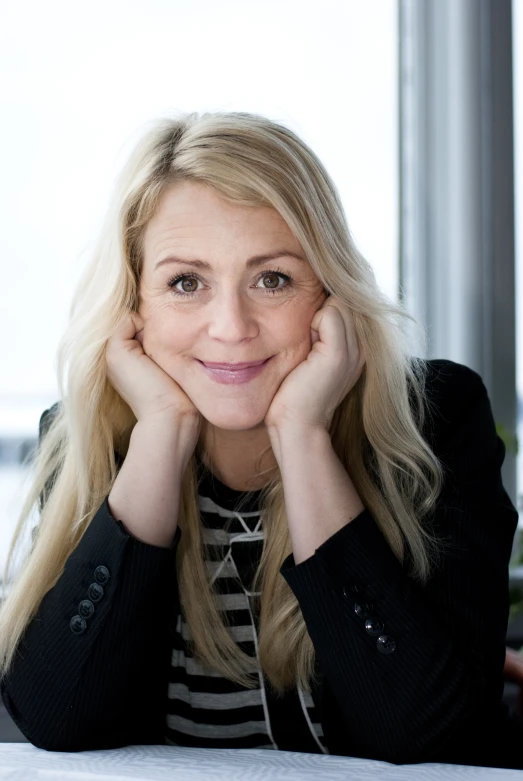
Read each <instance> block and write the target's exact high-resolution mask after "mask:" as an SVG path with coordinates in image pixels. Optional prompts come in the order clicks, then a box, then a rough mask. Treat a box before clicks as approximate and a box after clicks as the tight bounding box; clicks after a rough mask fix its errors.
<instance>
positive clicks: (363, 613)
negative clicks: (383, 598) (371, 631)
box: [354, 602, 374, 618]
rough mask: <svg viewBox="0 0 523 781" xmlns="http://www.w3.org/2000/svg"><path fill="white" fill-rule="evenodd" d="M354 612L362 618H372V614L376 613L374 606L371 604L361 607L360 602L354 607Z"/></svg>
mask: <svg viewBox="0 0 523 781" xmlns="http://www.w3.org/2000/svg"><path fill="white" fill-rule="evenodd" d="M354 612H355V613H356V615H357V616H359V617H360V618H372V614H373V612H374V605H371V604H369V603H365V604H363V605H360V604H359V603H358V602H356V604H355V605H354Z"/></svg>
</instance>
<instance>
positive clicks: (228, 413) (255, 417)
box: [198, 404, 267, 431]
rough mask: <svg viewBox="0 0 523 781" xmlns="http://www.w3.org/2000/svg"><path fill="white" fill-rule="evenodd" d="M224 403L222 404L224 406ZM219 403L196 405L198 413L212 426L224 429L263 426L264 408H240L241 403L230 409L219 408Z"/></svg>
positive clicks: (237, 429)
mask: <svg viewBox="0 0 523 781" xmlns="http://www.w3.org/2000/svg"><path fill="white" fill-rule="evenodd" d="M225 406H226V405H223V407H225ZM219 407H222V405H220V404H215V405H214V406H212V407H209V408H207V406H206V405H205V406H204V405H201V406H198V409H199V410H200V413H201V414H202V416H203V417H204V418H205V420H206V421H207V423H208V424H210V425H211V426H213V427H214V428H219V429H223V430H224V431H248V430H249V429H253V428H265V423H264V420H265V415H266V414H267V413H266V411H265V410H263V411H260V410H259V409H258V410H247V409H244V410H242V408H241V405H236V407H234V406H233V407H232V408H230V409H223V408H222V409H220V408H219Z"/></svg>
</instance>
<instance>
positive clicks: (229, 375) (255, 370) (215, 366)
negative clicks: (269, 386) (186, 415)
mask: <svg viewBox="0 0 523 781" xmlns="http://www.w3.org/2000/svg"><path fill="white" fill-rule="evenodd" d="M271 358H272V356H271ZM271 358H266V359H265V360H262V361H254V362H252V363H247V364H245V363H236V364H224V363H204V362H203V361H200V360H198V359H197V360H198V363H199V364H200V366H201V367H202V369H203V370H204V372H205V373H206V374H207V375H208V376H209V377H210V378H211V379H212V380H214V381H215V382H219V383H221V384H224V385H241V384H243V383H245V382H249V381H250V380H253V379H254V378H255V377H258V376H259V375H260V374H261V373H262V371H263V370H264V368H265V366H266V365H267V364H268V362H269V361H270V360H271Z"/></svg>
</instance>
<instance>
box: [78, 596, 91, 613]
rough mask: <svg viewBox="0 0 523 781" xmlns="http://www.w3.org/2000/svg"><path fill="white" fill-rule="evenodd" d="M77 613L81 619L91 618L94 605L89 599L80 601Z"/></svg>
mask: <svg viewBox="0 0 523 781" xmlns="http://www.w3.org/2000/svg"><path fill="white" fill-rule="evenodd" d="M78 612H79V613H80V615H81V616H82V618H91V616H92V615H93V613H94V605H93V603H92V602H91V600H90V599H82V601H81V602H80V604H79V605H78Z"/></svg>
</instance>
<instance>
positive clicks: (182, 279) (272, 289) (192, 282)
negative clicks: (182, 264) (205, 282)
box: [167, 271, 292, 297]
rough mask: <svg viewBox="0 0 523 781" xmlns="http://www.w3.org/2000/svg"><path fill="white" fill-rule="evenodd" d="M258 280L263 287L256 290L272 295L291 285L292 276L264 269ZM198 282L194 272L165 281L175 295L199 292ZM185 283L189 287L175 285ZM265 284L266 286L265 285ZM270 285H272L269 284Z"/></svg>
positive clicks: (198, 279) (186, 295) (185, 295)
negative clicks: (180, 287) (280, 282)
mask: <svg viewBox="0 0 523 781" xmlns="http://www.w3.org/2000/svg"><path fill="white" fill-rule="evenodd" d="M277 277H281V278H282V279H283V281H284V284H283V285H280V284H279V280H278V279H277ZM267 279H270V280H272V281H271V282H269V283H267V282H266V280H267ZM258 281H259V282H261V281H263V285H264V287H260V288H256V289H258V290H262V291H263V292H264V293H268V294H269V295H271V294H272V295H274V294H275V293H280V292H282V291H283V290H285V289H286V288H288V287H290V286H291V283H292V277H291V276H290V274H284V273H283V271H264V273H263V274H261V275H260V277H259V279H258ZM198 282H201V280H200V278H199V277H197V276H196V275H195V274H179V275H178V276H177V277H173V278H172V279H170V280H169V281H168V282H167V285H168V287H170V288H171V291H172V292H173V293H174V295H176V296H184V297H188V296H193V295H194V293H197V292H199V291H198ZM185 283H187V285H188V286H189V289H188V290H187V289H185V290H183V289H182V290H180V289H179V288H177V285H180V284H181V285H182V288H183V287H184V286H185ZM265 285H266V286H265ZM271 285H272V286H271Z"/></svg>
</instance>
